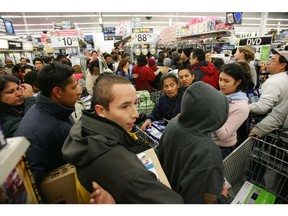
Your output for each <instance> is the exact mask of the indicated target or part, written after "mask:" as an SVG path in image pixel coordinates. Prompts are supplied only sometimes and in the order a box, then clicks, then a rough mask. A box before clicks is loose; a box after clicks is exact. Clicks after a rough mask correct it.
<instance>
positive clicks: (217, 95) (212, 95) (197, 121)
mask: <svg viewBox="0 0 288 216" xmlns="http://www.w3.org/2000/svg"><path fill="white" fill-rule="evenodd" d="M228 108H229V106H228V101H227V98H226V96H225V95H224V94H223V93H222V92H219V91H217V90H216V89H214V88H213V87H211V86H210V85H208V84H206V83H204V82H201V81H199V82H196V83H193V84H192V85H190V86H189V87H188V88H187V90H186V91H185V93H184V96H183V99H182V103H181V113H180V115H179V116H176V117H175V118H173V119H172V120H171V121H170V122H169V123H168V125H167V126H166V128H165V130H164V133H163V134H162V136H161V140H160V143H159V151H158V156H159V161H160V163H161V165H162V167H163V170H164V172H165V173H166V175H167V178H168V180H169V182H170V184H171V187H172V189H173V190H175V191H176V192H178V193H179V194H181V195H182V197H183V198H184V201H185V203H196V204H202V203H218V202H219V200H221V201H220V202H222V201H223V199H222V198H223V196H222V195H221V191H222V188H223V180H224V167H223V159H222V155H221V150H220V148H219V147H218V146H217V145H215V143H214V142H213V141H212V140H211V139H210V138H209V137H208V136H207V133H208V132H211V131H215V130H217V129H218V128H220V127H221V126H222V125H223V124H224V122H225V121H226V120H227V117H228Z"/></svg>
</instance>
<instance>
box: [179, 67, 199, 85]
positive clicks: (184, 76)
mask: <svg viewBox="0 0 288 216" xmlns="http://www.w3.org/2000/svg"><path fill="white" fill-rule="evenodd" d="M178 77H179V82H180V83H181V84H182V86H183V87H185V88H187V87H188V86H190V85H191V84H192V82H193V80H194V79H195V75H194V74H193V75H191V73H190V72H189V70H187V69H182V70H180V71H179V72H178Z"/></svg>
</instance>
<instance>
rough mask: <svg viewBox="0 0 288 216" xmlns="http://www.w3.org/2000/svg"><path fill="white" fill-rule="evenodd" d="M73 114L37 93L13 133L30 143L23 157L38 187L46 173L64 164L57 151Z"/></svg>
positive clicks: (69, 127)
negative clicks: (25, 157) (34, 100)
mask: <svg viewBox="0 0 288 216" xmlns="http://www.w3.org/2000/svg"><path fill="white" fill-rule="evenodd" d="M73 111H74V108H67V107H64V106H61V105H59V104H57V103H55V102H53V101H52V100H50V99H49V98H47V97H45V96H43V95H42V94H41V93H39V94H38V95H37V98H36V103H35V105H33V106H32V107H31V108H30V109H29V110H28V112H27V113H26V114H25V116H24V117H23V119H22V121H21V122H20V124H19V126H18V129H17V130H16V132H15V134H14V135H15V136H24V137H26V138H27V139H28V140H29V141H30V146H29V148H28V149H27V152H26V155H27V159H28V161H29V164H30V167H31V171H32V174H33V177H34V178H35V181H36V183H37V184H38V185H40V184H41V183H42V180H43V177H44V175H45V174H46V173H47V172H49V171H51V170H53V169H55V168H57V167H59V166H61V165H63V164H65V161H64V159H63V156H62V153H61V148H62V146H63V144H64V141H65V139H66V137H67V136H68V134H69V131H70V129H71V127H72V122H71V121H70V119H69V117H70V115H71V113H72V112H73Z"/></svg>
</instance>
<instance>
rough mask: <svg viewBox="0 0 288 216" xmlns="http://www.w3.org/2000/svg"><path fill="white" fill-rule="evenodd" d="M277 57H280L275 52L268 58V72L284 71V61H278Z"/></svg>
mask: <svg viewBox="0 0 288 216" xmlns="http://www.w3.org/2000/svg"><path fill="white" fill-rule="evenodd" d="M279 58H280V55H279V54H275V55H273V56H272V57H271V59H269V61H268V64H267V71H268V72H269V73H270V74H276V73H279V72H283V71H285V66H286V63H280V62H279Z"/></svg>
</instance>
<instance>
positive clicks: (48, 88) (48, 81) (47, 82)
mask: <svg viewBox="0 0 288 216" xmlns="http://www.w3.org/2000/svg"><path fill="white" fill-rule="evenodd" d="M73 74H74V69H73V68H72V67H70V66H68V65H65V64H60V63H59V62H53V63H51V64H48V65H45V66H44V67H43V68H42V69H41V71H40V72H39V75H38V86H39V89H40V91H41V92H42V94H43V95H44V96H46V97H50V96H51V93H52V90H53V88H55V87H59V88H61V89H62V90H63V91H65V90H66V86H67V85H68V84H69V83H71V82H72V80H71V78H70V77H71V76H72V75H73Z"/></svg>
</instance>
